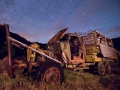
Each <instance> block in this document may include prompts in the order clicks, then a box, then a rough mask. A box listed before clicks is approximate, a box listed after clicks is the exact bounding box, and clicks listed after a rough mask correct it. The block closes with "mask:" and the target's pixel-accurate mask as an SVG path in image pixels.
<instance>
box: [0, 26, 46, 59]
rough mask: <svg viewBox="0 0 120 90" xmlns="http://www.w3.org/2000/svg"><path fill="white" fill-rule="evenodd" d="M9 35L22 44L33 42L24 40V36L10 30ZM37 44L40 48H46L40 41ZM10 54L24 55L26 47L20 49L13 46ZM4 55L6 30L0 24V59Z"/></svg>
mask: <svg viewBox="0 0 120 90" xmlns="http://www.w3.org/2000/svg"><path fill="white" fill-rule="evenodd" d="M10 35H11V37H12V38H14V39H16V40H18V41H20V42H22V43H24V44H27V45H30V44H31V43H33V42H30V41H28V40H26V39H25V38H24V37H21V36H20V35H18V34H16V33H12V32H10ZM36 43H38V42H36ZM38 44H39V45H40V48H43V49H45V48H46V44H42V43H38ZM12 54H13V55H14V56H21V55H26V48H23V49H20V48H18V47H15V46H13V47H12ZM6 55H8V52H7V41H6V32H5V28H4V27H3V26H2V25H0V59H3V58H4V57H5V56H6Z"/></svg>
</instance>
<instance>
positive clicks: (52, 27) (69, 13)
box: [0, 0, 120, 43]
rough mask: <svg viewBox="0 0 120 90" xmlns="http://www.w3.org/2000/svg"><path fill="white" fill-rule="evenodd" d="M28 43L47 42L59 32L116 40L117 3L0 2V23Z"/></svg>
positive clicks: (110, 0) (119, 16) (104, 0)
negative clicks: (94, 34)
mask: <svg viewBox="0 0 120 90" xmlns="http://www.w3.org/2000/svg"><path fill="white" fill-rule="evenodd" d="M4 23H6V24H9V26H10V31H11V32H14V33H17V34H19V35H21V36H23V37H24V38H26V39H27V40H29V41H32V42H34V41H36V42H40V43H47V42H48V40H49V39H50V38H51V37H53V35H54V34H56V33H57V32H58V31H59V30H62V29H64V28H67V27H68V31H67V32H87V31H89V30H98V31H99V32H101V33H103V34H104V35H106V36H107V37H109V38H116V37H120V0H0V24H4Z"/></svg>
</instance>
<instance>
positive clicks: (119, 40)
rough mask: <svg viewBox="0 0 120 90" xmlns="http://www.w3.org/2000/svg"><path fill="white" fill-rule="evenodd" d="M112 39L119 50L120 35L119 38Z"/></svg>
mask: <svg viewBox="0 0 120 90" xmlns="http://www.w3.org/2000/svg"><path fill="white" fill-rule="evenodd" d="M112 41H113V44H114V47H115V48H116V49H117V50H120V37H118V38H113V39H112Z"/></svg>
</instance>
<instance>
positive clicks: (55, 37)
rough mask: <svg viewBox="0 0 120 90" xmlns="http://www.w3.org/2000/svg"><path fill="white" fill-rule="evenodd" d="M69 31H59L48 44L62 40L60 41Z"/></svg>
mask: <svg viewBox="0 0 120 90" xmlns="http://www.w3.org/2000/svg"><path fill="white" fill-rule="evenodd" d="M67 29H68V28H66V29H63V30H61V31H59V32H58V33H57V34H56V35H55V36H54V37H53V38H51V39H50V40H49V41H48V43H49V44H50V43H53V42H56V41H58V40H60V39H61V38H62V37H63V36H64V34H65V32H66V31H67Z"/></svg>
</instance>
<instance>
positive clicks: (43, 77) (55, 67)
mask: <svg viewBox="0 0 120 90" xmlns="http://www.w3.org/2000/svg"><path fill="white" fill-rule="evenodd" d="M35 79H36V80H37V81H41V82H45V83H50V82H55V83H58V82H60V83H62V82H63V80H64V72H63V68H62V67H61V66H60V64H58V63H56V62H54V61H47V62H45V63H44V64H43V65H42V66H40V67H39V68H38V71H37V72H36V74H35Z"/></svg>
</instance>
